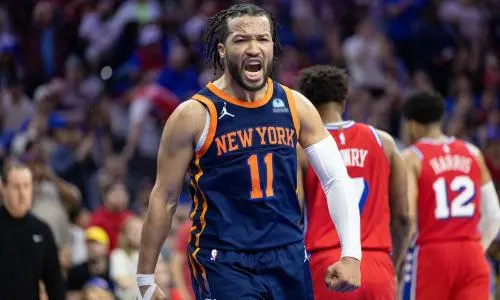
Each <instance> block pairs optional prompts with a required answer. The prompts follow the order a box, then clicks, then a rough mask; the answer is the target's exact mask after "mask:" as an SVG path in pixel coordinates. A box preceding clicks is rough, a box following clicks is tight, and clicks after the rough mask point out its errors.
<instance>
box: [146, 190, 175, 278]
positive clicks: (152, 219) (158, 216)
mask: <svg viewBox="0 0 500 300" xmlns="http://www.w3.org/2000/svg"><path fill="white" fill-rule="evenodd" d="M176 208H177V199H175V200H174V199H168V197H167V199H165V198H163V197H162V196H161V195H158V194H157V193H155V192H154V191H153V192H152V193H151V197H150V199H149V206H148V211H147V215H146V220H145V222H144V227H143V229H142V236H141V246H140V250H139V264H138V267H137V273H138V274H153V273H154V270H155V266H156V262H157V261H158V255H159V253H160V249H161V247H162V245H163V244H164V242H165V239H166V238H167V234H168V232H169V231H170V227H171V226H172V219H173V216H174V214H175V210H176Z"/></svg>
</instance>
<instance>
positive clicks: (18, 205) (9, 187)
mask: <svg viewBox="0 0 500 300" xmlns="http://www.w3.org/2000/svg"><path fill="white" fill-rule="evenodd" d="M2 192H3V201H4V204H5V208H6V209H7V211H8V212H9V214H10V215H11V216H12V217H14V218H22V217H24V216H25V215H26V214H27V213H28V211H29V210H30V208H31V203H32V198H33V178H32V175H31V172H30V170H29V169H27V168H22V169H13V170H11V171H10V172H9V174H8V178H7V182H6V183H5V185H4V186H3V189H2Z"/></svg>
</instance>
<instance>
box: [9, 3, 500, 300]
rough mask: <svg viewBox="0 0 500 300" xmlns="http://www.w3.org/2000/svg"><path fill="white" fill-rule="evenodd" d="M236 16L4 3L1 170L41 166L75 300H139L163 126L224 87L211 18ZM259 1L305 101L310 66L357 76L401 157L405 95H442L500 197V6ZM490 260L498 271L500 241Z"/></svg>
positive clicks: (367, 108) (163, 278)
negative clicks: (215, 65) (180, 108)
mask: <svg viewBox="0 0 500 300" xmlns="http://www.w3.org/2000/svg"><path fill="white" fill-rule="evenodd" d="M237 2H249V1H223V0H219V1H217V0H182V1H180V0H177V1H176V0H26V1H15V0H6V1H2V3H1V4H0V106H1V108H0V162H2V163H3V162H5V161H7V160H9V159H11V158H16V159H21V160H23V161H24V162H26V163H28V164H29V165H30V167H31V168H32V171H33V173H34V177H35V181H36V185H35V187H36V188H35V199H34V204H33V209H32V211H33V213H34V214H35V215H37V216H38V217H40V218H41V219H43V220H44V221H46V222H47V223H48V224H49V225H50V227H51V229H52V231H53V233H54V236H55V239H56V242H57V245H58V247H59V252H60V253H59V254H60V255H59V256H60V260H61V265H62V268H63V274H64V276H65V278H66V281H67V286H68V290H69V296H68V297H69V298H68V299H93V298H92V297H95V295H101V297H102V298H99V299H108V298H105V297H109V299H112V297H113V296H112V295H114V297H117V298H118V299H123V300H126V299H135V270H136V265H137V260H138V246H139V240H140V231H141V227H142V223H143V217H142V216H143V214H144V211H145V209H146V208H147V202H148V196H149V191H150V189H151V187H152V184H153V180H154V176H155V174H156V155H157V150H158V145H159V140H160V135H161V131H162V126H163V124H164V122H165V120H166V119H167V118H168V116H169V114H170V113H171V112H172V111H173V109H175V107H176V106H177V105H178V104H179V103H180V102H182V101H184V100H186V99H188V98H189V97H190V96H191V95H192V94H194V93H195V92H196V91H197V90H198V89H200V88H201V87H203V86H204V85H205V84H206V83H207V82H208V81H211V80H213V79H214V76H215V74H214V71H213V70H212V69H211V68H210V67H209V66H207V65H206V64H205V61H204V49H203V38H202V33H203V30H204V28H205V24H206V22H207V17H209V16H211V15H213V14H214V13H215V12H217V11H218V10H220V9H223V8H226V7H228V6H229V5H231V4H234V3H237ZM253 2H256V3H258V4H262V5H263V6H264V7H266V8H267V9H268V10H270V11H271V12H272V13H273V14H274V15H275V16H276V17H277V19H278V22H279V23H280V28H279V30H278V32H279V39H280V42H281V44H282V45H283V49H282V51H281V53H279V61H278V62H277V64H276V66H275V69H274V71H273V78H274V79H275V80H278V81H280V82H281V83H283V84H285V85H287V86H290V87H293V86H294V85H295V83H296V80H297V76H298V73H299V71H300V69H301V68H303V67H306V66H309V65H312V64H325V63H327V64H335V65H337V66H342V67H345V68H346V69H347V70H348V72H349V75H350V79H351V88H350V91H349V101H348V108H347V111H346V116H345V117H346V118H349V119H354V120H357V121H362V122H367V123H369V124H371V125H374V126H376V127H378V128H380V129H383V130H386V131H388V132H389V133H391V134H392V135H393V136H394V137H395V138H396V139H397V140H398V143H399V145H400V147H401V148H403V147H405V146H406V145H405V138H404V136H405V135H404V130H403V129H402V128H401V113H400V108H401V104H402V101H403V100H404V97H405V96H406V95H407V94H408V93H410V92H411V91H413V90H415V89H420V88H434V89H436V90H438V91H439V92H440V93H441V94H443V95H444V96H445V99H446V122H445V129H446V132H447V134H449V135H454V136H457V137H460V138H463V139H465V140H469V141H471V142H473V143H475V144H476V145H478V146H479V147H480V148H481V149H483V150H484V151H485V156H486V160H487V163H488V166H489V168H490V170H491V172H492V175H493V177H494V181H495V183H496V185H497V188H499V189H500V100H499V97H500V61H499V59H500V2H498V1H495V0H268V1H253ZM188 198H189V195H188V193H187V192H184V193H183V194H182V196H181V204H182V205H181V206H180V208H179V211H180V212H179V213H178V214H177V217H176V220H175V222H174V225H173V230H172V234H171V235H170V237H169V238H168V239H167V241H166V243H165V246H164V249H163V250H162V253H161V258H160V261H159V264H158V267H157V283H158V284H159V285H162V289H163V290H164V291H165V290H168V291H170V295H169V297H170V298H171V299H185V300H186V299H193V298H192V296H191V292H190V291H189V285H190V280H189V275H188V269H187V262H186V257H185V245H186V244H187V241H188V239H189V228H190V224H189V217H188V214H189V209H190V203H189V200H188ZM489 253H490V256H491V260H492V267H493V268H498V267H497V264H496V263H495V261H496V260H500V243H494V245H493V246H492V248H491V249H490V251H489ZM41 292H42V294H43V289H42V290H41ZM92 295H93V296H92Z"/></svg>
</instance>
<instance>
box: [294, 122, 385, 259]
mask: <svg viewBox="0 0 500 300" xmlns="http://www.w3.org/2000/svg"><path fill="white" fill-rule="evenodd" d="M327 129H328V131H329V132H330V134H331V135H332V136H333V138H334V139H335V141H336V142H337V145H338V148H339V150H340V153H341V155H342V157H343V159H344V163H345V165H346V167H347V172H348V173H349V176H350V177H351V178H352V180H353V182H354V188H355V189H354V190H355V192H356V197H357V198H356V199H353V201H359V209H360V212H361V246H362V248H363V250H383V251H388V252H389V251H390V250H391V235H390V230H389V222H390V211H389V178H390V173H391V167H390V163H389V160H388V159H387V157H386V155H385V153H384V149H383V145H382V142H381V140H380V137H379V136H378V134H377V132H376V131H375V129H374V128H373V127H371V126H368V125H365V124H361V123H355V122H353V121H346V122H342V123H336V124H331V125H327ZM304 183H305V197H306V218H307V228H306V229H307V231H306V247H307V250H309V251H314V250H319V249H325V248H336V247H340V241H339V238H338V235H337V232H336V230H335V226H334V224H333V222H332V220H331V218H330V214H329V212H328V206H327V202H326V196H325V194H324V192H323V189H322V187H321V183H320V182H319V179H318V178H317V177H316V174H315V173H314V170H313V169H312V167H311V166H309V168H308V170H307V174H306V176H305V178H304Z"/></svg>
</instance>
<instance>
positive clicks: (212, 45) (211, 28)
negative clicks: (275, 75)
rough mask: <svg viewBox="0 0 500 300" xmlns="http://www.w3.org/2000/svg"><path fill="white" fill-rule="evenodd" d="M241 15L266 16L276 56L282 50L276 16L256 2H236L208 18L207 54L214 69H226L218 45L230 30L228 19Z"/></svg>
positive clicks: (206, 34)
mask: <svg viewBox="0 0 500 300" xmlns="http://www.w3.org/2000/svg"><path fill="white" fill-rule="evenodd" d="M240 16H266V17H267V18H268V19H269V23H270V24H271V33H272V39H273V43H274V57H276V55H277V54H278V53H279V51H280V50H281V45H280V43H279V40H278V38H277V30H278V28H277V27H278V22H277V21H276V19H275V18H274V16H273V15H272V14H271V13H270V12H269V11H268V10H266V9H265V8H262V7H259V6H257V5H255V4H236V5H233V6H231V7H229V8H228V9H225V10H222V11H220V12H218V13H217V14H216V15H215V16H213V17H212V18H210V19H209V20H208V25H207V29H206V30H205V36H204V39H205V54H206V58H207V62H208V64H209V65H211V66H213V67H214V69H215V70H216V71H217V69H221V70H223V69H224V66H223V65H222V62H221V59H220V56H219V52H218V51H217V45H218V44H219V43H224V41H225V40H226V38H227V36H228V35H229V32H228V20H229V19H231V18H235V17H240Z"/></svg>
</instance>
